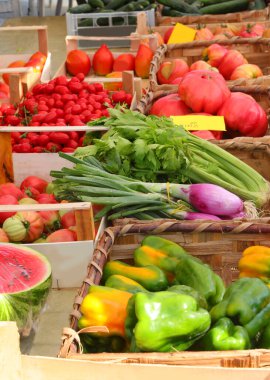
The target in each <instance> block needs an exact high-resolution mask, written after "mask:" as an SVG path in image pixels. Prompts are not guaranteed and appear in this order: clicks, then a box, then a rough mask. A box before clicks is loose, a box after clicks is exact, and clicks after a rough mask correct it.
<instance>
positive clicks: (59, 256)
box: [0, 202, 105, 289]
mask: <svg viewBox="0 0 270 380" xmlns="http://www.w3.org/2000/svg"><path fill="white" fill-rule="evenodd" d="M7 210H8V211H14V212H20V211H52V210H53V211H59V210H74V211H75V218H76V229H77V238H78V241H74V242H60V243H26V244H24V245H26V246H28V247H29V248H32V249H35V250H37V251H38V252H40V253H42V254H44V255H45V256H46V257H47V258H48V260H49V261H50V263H51V266H52V279H53V284H52V286H53V288H57V289H60V288H75V287H78V286H80V284H81V282H82V280H83V278H84V276H85V274H86V267H87V264H88V262H89V260H90V259H91V257H92V253H93V250H94V244H95V240H96V238H98V236H100V234H101V232H102V231H103V230H104V227H105V219H103V220H102V221H101V223H100V224H99V225H96V226H95V224H94V217H93V211H92V205H91V203H87V202H76V203H55V204H31V205H7V206H4V205H0V212H6V211H7ZM95 229H97V231H95ZM7 244H9V243H7Z"/></svg>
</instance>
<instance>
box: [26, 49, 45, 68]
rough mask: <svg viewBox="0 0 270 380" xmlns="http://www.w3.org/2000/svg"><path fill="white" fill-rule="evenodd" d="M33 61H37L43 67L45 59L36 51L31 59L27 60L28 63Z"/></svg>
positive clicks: (43, 55)
mask: <svg viewBox="0 0 270 380" xmlns="http://www.w3.org/2000/svg"><path fill="white" fill-rule="evenodd" d="M34 59H35V60H38V61H39V62H40V63H41V64H42V65H44V64H45V62H46V59H47V57H46V55H45V54H42V53H41V52H40V51H37V52H36V53H34V54H32V55H31V57H30V58H29V61H32V60H34Z"/></svg>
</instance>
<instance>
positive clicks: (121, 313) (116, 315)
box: [78, 285, 132, 337]
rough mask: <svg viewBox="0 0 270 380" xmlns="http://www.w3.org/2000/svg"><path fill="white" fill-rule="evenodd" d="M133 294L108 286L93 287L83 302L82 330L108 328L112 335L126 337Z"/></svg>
mask: <svg viewBox="0 0 270 380" xmlns="http://www.w3.org/2000/svg"><path fill="white" fill-rule="evenodd" d="M131 296H132V294H131V293H128V292H124V291H121V290H118V289H112V288H109V287H107V286H98V285H92V286H91V287H90V290H89V293H88V294H87V295H86V296H85V298H84V299H83V301H82V304H81V307H80V311H81V313H82V314H83V315H82V317H81V318H80V319H79V322H78V326H79V328H80V329H82V328H84V327H90V326H106V327H107V328H108V330H109V334H110V335H119V336H122V337H125V319H126V307H127V303H128V300H129V298H130V297H131Z"/></svg>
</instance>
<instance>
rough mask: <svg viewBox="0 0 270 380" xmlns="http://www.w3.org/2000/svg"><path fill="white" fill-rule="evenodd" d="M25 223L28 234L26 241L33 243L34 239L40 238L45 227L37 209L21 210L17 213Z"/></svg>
mask: <svg viewBox="0 0 270 380" xmlns="http://www.w3.org/2000/svg"><path fill="white" fill-rule="evenodd" d="M16 216H17V217H18V218H19V219H20V220H22V222H23V224H25V225H26V226H27V234H26V238H25V239H24V241H25V242H27V243H31V242H32V241H34V240H36V239H38V238H39V237H40V236H41V234H42V232H43V228H44V223H43V221H42V218H41V216H40V215H39V213H38V212H35V211H21V212H18V213H17V215H16Z"/></svg>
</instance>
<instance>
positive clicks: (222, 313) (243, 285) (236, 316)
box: [210, 277, 270, 335]
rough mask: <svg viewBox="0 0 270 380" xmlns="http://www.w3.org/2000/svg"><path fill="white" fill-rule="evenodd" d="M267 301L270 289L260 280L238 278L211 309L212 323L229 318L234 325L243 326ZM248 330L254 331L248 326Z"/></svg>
mask: <svg viewBox="0 0 270 380" xmlns="http://www.w3.org/2000/svg"><path fill="white" fill-rule="evenodd" d="M269 301H270V289H269V288H268V286H267V285H265V284H264V282H263V281H262V280H260V279H258V278H246V277H243V278H240V279H238V280H236V281H235V282H233V283H232V284H231V285H230V286H229V287H228V288H227V290H226V292H225V294H224V297H223V300H222V301H221V302H220V303H219V304H218V305H216V306H214V307H213V308H212V309H211V311H210V314H211V318H212V322H215V321H217V320H219V319H220V318H223V317H229V318H231V319H232V320H233V321H234V322H235V323H237V324H240V325H241V326H245V325H246V324H248V323H249V322H250V321H252V320H253V318H254V317H255V316H256V315H257V314H258V313H259V312H260V311H261V310H262V309H263V308H264V307H265V306H266V305H267V304H268V303H269ZM249 329H250V331H252V330H254V328H253V327H252V326H249ZM252 335H253V332H252Z"/></svg>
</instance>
